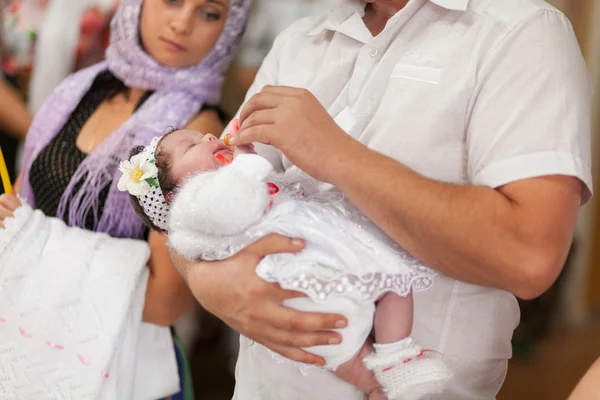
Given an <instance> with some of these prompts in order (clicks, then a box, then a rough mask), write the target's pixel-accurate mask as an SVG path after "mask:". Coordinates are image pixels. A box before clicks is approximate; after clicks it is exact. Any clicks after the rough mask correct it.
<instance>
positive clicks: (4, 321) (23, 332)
mask: <svg viewBox="0 0 600 400" xmlns="http://www.w3.org/2000/svg"><path fill="white" fill-rule="evenodd" d="M0 324H8V321H7V319H6V318H4V317H0ZM18 329H19V333H21V336H23V337H25V338H27V339H32V338H33V336H34V335H33V334H32V333H31V332H29V331H27V330H26V329H24V328H23V327H22V326H19V327H18ZM43 342H44V344H45V345H46V346H48V347H49V348H51V349H54V350H66V349H65V347H64V346H62V345H60V344H58V343H54V342H52V341H50V340H43ZM77 358H78V359H79V361H80V362H81V363H82V364H83V365H85V366H86V367H89V366H90V365H92V363H91V362H90V361H89V360H88V359H87V358H85V357H84V356H83V355H81V354H77ZM100 373H101V375H102V377H103V378H104V379H108V378H109V377H110V374H109V373H108V372H106V371H104V370H102V371H101V372H100Z"/></svg>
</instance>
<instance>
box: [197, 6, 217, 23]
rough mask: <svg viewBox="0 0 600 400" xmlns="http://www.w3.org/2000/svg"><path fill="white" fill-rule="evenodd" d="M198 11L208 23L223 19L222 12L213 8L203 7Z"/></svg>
mask: <svg viewBox="0 0 600 400" xmlns="http://www.w3.org/2000/svg"><path fill="white" fill-rule="evenodd" d="M198 11H199V14H200V16H201V17H202V18H203V19H204V20H206V21H218V20H220V19H221V12H219V11H216V10H214V9H212V8H208V7H202V8H200V10H198Z"/></svg>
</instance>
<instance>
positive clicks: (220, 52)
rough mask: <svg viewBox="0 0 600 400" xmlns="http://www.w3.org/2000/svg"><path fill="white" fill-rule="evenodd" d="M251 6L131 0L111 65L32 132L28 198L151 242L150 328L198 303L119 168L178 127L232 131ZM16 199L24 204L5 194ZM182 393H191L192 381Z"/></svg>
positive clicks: (74, 83) (116, 22)
mask: <svg viewBox="0 0 600 400" xmlns="http://www.w3.org/2000/svg"><path fill="white" fill-rule="evenodd" d="M250 7H251V0H150V1H144V0H122V1H121V2H120V6H119V8H118V10H117V13H116V15H115V17H114V19H113V21H112V23H111V43H110V46H109V48H108V50H107V54H106V61H105V62H102V63H99V64H96V65H94V66H92V67H90V68H87V69H84V70H82V71H79V72H77V73H75V74H74V75H72V76H70V77H69V78H67V79H66V80H65V81H64V82H62V83H61V84H60V85H59V86H58V87H57V89H56V90H55V91H54V92H53V93H52V94H51V95H50V96H49V97H48V99H47V100H46V101H45V103H44V104H43V105H42V107H41V108H40V110H39V111H38V113H37V114H36V116H35V118H34V121H33V123H32V125H31V128H30V130H29V133H28V135H27V141H26V145H25V155H24V165H23V169H22V173H21V176H20V178H19V182H18V183H17V189H18V190H19V192H20V194H21V196H22V198H24V199H25V200H27V202H28V203H29V204H30V205H32V206H34V207H36V208H37V209H39V210H42V211H43V212H44V213H45V214H46V215H48V216H56V217H58V218H61V219H63V220H64V221H65V222H66V223H67V224H69V225H70V226H77V227H80V228H84V229H87V230H91V231H95V232H102V233H108V234H109V235H111V236H113V237H119V238H137V239H141V240H147V241H148V243H149V245H150V248H151V252H152V255H151V259H150V262H149V268H150V270H151V274H150V279H149V282H148V289H147V292H146V302H145V307H144V313H143V319H144V321H147V322H152V323H155V324H158V325H163V326H169V325H171V324H172V323H173V322H174V321H175V320H176V319H177V318H178V317H179V316H180V315H181V314H182V313H183V312H185V311H186V310H187V309H188V308H189V307H190V306H191V305H192V304H194V299H193V297H192V296H191V294H190V293H189V289H188V288H187V286H186V285H185V282H184V281H183V280H182V279H181V277H180V276H179V275H178V273H177V272H176V271H175V269H174V267H173V265H172V264H171V261H170V259H169V255H168V250H167V247H166V240H165V238H164V237H163V236H162V235H161V234H159V233H157V232H153V231H152V232H148V231H147V230H146V229H145V228H144V225H143V223H142V221H141V220H140V219H139V218H138V217H137V215H136V213H135V211H134V210H133V208H132V207H131V205H130V203H129V198H128V195H127V193H124V192H120V191H119V190H118V189H117V181H118V179H115V178H116V177H117V176H118V166H119V162H120V161H121V160H124V159H126V158H128V155H129V150H130V149H131V148H133V147H135V146H139V145H145V144H147V143H148V142H149V141H150V140H151V138H152V137H154V136H157V135H160V134H163V133H165V131H167V130H169V129H170V128H179V127H188V128H191V129H195V130H198V131H201V132H206V133H209V132H211V133H220V132H221V131H222V129H223V125H222V120H221V118H220V114H219V112H218V109H217V107H216V106H217V105H218V104H219V101H220V92H221V86H222V82H223V74H224V72H225V70H226V69H227V67H228V65H229V63H230V61H231V58H232V56H233V53H234V50H235V48H236V47H237V44H238V42H239V40H240V38H241V35H242V33H243V31H244V28H245V25H246V21H247V15H248V12H249V9H250ZM7 202H8V203H10V202H12V203H13V204H16V203H17V202H18V200H17V199H16V197H13V198H10V197H7V196H6V195H5V196H4V204H6V203H7ZM1 208H2V207H0V209H1ZM1 219H2V216H1V215H0V220H1ZM0 224H1V222H0ZM57 267H60V266H57ZM179 351H180V352H181V346H179ZM178 355H181V354H178ZM179 360H180V361H182V359H181V358H179ZM181 386H182V387H183V388H184V389H187V392H188V393H189V392H191V390H190V385H189V381H188V380H186V379H183V381H182V385H181ZM188 393H186V397H185V398H188V397H187V395H188ZM182 398H183V397H182Z"/></svg>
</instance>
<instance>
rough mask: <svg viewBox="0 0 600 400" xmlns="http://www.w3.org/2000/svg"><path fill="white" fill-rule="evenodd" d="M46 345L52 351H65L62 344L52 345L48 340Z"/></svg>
mask: <svg viewBox="0 0 600 400" xmlns="http://www.w3.org/2000/svg"><path fill="white" fill-rule="evenodd" d="M44 343H46V346H48V347H50V348H51V349H55V350H64V349H65V348H64V347H63V346H61V345H60V344H56V343H52V342H50V341H48V340H46V341H45V342H44Z"/></svg>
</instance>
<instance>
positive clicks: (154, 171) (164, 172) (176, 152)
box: [119, 129, 233, 232]
mask: <svg viewBox="0 0 600 400" xmlns="http://www.w3.org/2000/svg"><path fill="white" fill-rule="evenodd" d="M232 159H233V150H232V149H231V148H229V147H228V146H226V145H225V144H224V143H223V141H222V140H220V139H217V138H216V137H215V136H214V135H211V134H202V133H199V132H196V131H193V130H190V129H179V130H175V131H173V132H170V133H168V134H166V135H165V136H163V137H161V138H154V139H153V140H152V143H151V144H150V145H149V146H147V147H142V146H140V147H136V148H134V149H133V150H132V151H131V154H130V160H128V161H124V162H122V163H121V166H120V167H119V170H120V171H121V172H122V173H123V176H122V177H121V179H120V180H119V190H122V191H129V194H130V199H131V203H132V204H133V207H134V209H135V211H136V212H137V214H138V215H139V216H140V217H141V218H142V220H143V221H144V223H145V224H146V225H147V226H148V227H149V228H151V229H154V230H156V231H159V232H166V230H167V220H166V217H167V215H166V214H167V213H168V209H169V205H170V204H171V203H172V202H173V199H174V197H175V192H176V190H177V187H179V185H181V184H182V183H183V181H184V180H185V179H186V178H188V177H189V176H191V175H194V174H196V173H198V172H202V171H210V170H215V169H217V168H219V167H221V166H223V165H226V164H229V163H230V162H231V160H232Z"/></svg>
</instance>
